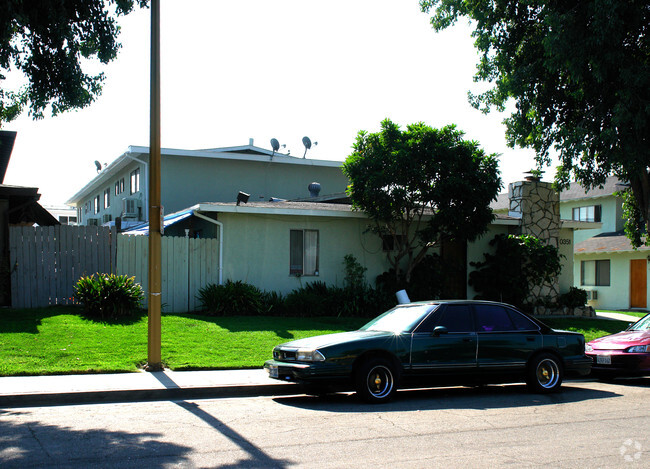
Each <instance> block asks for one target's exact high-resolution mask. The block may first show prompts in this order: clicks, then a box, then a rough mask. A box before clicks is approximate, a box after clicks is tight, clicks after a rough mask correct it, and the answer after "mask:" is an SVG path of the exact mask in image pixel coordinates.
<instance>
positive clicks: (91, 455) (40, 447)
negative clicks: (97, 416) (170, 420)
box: [0, 410, 191, 469]
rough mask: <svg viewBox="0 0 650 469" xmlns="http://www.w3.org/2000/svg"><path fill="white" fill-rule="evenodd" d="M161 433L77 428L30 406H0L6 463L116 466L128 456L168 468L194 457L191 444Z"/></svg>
mask: <svg viewBox="0 0 650 469" xmlns="http://www.w3.org/2000/svg"><path fill="white" fill-rule="evenodd" d="M12 417H14V418H15V419H14V420H10V419H11V418H12ZM18 419H20V421H18ZM162 438H163V435H162V434H160V433H155V432H147V433H128V432H124V431H109V430H103V429H93V430H75V429H71V428H67V427H62V426H55V425H47V424H43V423H40V422H37V421H33V420H29V411H15V410H0V466H2V467H3V468H19V469H24V468H26V467H100V466H101V467H111V466H114V465H121V464H124V462H126V461H130V462H131V464H134V465H138V462H139V463H141V464H142V467H147V468H165V467H170V466H174V465H184V464H187V463H188V462H189V459H188V456H189V454H190V451H191V448H189V447H186V446H182V445H177V444H172V443H165V442H163V441H159V440H162Z"/></svg>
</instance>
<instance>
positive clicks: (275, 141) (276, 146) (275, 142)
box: [271, 138, 280, 159]
mask: <svg viewBox="0 0 650 469" xmlns="http://www.w3.org/2000/svg"><path fill="white" fill-rule="evenodd" d="M271 148H273V153H272V154H271V159H273V156H274V155H275V152H276V151H278V150H279V149H280V142H278V139H277V138H272V139H271Z"/></svg>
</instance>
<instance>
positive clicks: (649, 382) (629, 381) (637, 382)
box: [599, 376, 650, 388]
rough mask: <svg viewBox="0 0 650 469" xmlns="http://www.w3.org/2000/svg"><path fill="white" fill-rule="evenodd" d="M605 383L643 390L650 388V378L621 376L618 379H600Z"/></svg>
mask: <svg viewBox="0 0 650 469" xmlns="http://www.w3.org/2000/svg"><path fill="white" fill-rule="evenodd" d="M599 381H601V382H603V383H612V384H618V385H621V386H630V387H631V386H636V387H641V388H650V376H634V377H624V376H620V377H617V378H609V379H603V378H601V379H599Z"/></svg>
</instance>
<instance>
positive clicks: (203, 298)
mask: <svg viewBox="0 0 650 469" xmlns="http://www.w3.org/2000/svg"><path fill="white" fill-rule="evenodd" d="M198 299H199V301H200V302H201V305H202V307H203V310H205V312H206V314H208V315H210V316H235V315H236V316H256V315H259V314H262V311H263V301H262V292H261V291H260V289H259V288H257V287H256V286H254V285H251V284H248V283H244V282H242V281H241V280H238V281H236V282H233V281H232V280H228V281H226V283H225V284H223V285H216V284H214V283H211V284H209V285H206V286H205V287H203V288H201V289H200V290H199V294H198Z"/></svg>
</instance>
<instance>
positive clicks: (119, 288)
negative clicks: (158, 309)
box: [74, 273, 144, 321]
mask: <svg viewBox="0 0 650 469" xmlns="http://www.w3.org/2000/svg"><path fill="white" fill-rule="evenodd" d="M74 297H75V300H76V301H78V302H80V303H82V304H83V307H84V313H85V314H86V316H88V317H89V318H92V319H99V320H102V321H103V320H110V319H119V318H123V317H127V316H131V315H133V314H134V313H135V312H137V310H138V309H139V308H140V305H141V303H142V299H143V298H144V292H143V291H142V287H141V286H140V284H139V283H136V282H135V277H128V276H126V275H115V274H99V273H98V274H97V276H95V275H94V274H93V275H91V276H89V277H88V276H84V277H81V278H80V279H79V280H78V281H77V283H76V285H75V286H74Z"/></svg>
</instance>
